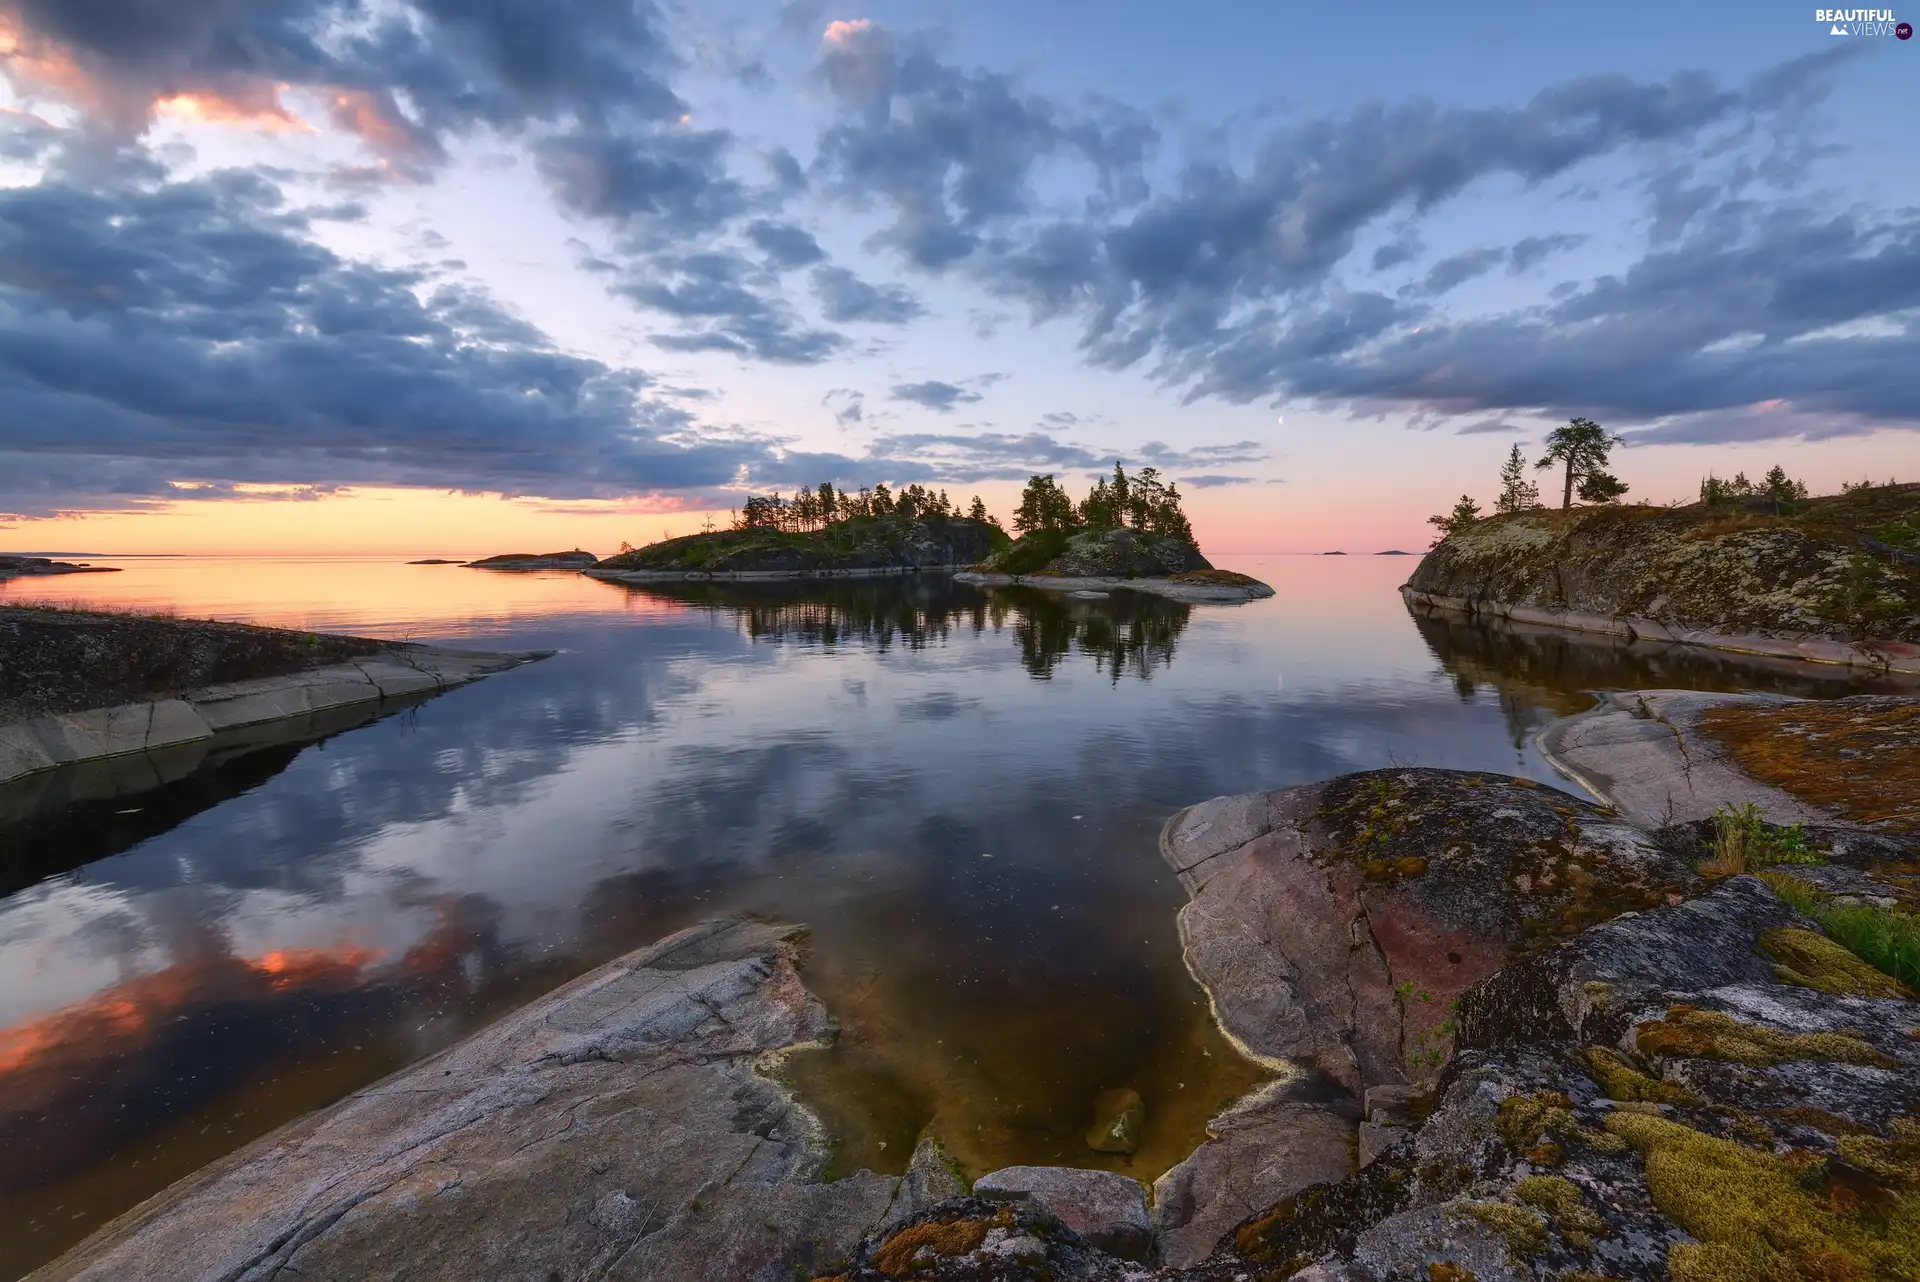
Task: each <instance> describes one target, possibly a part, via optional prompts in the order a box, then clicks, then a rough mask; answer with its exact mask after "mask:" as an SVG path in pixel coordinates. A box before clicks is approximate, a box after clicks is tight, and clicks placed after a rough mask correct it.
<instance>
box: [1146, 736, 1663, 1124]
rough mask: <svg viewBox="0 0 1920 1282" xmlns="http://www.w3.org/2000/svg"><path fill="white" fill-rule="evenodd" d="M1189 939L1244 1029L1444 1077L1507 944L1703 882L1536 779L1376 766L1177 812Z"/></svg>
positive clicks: (1300, 1048) (1328, 1066) (1360, 1069)
mask: <svg viewBox="0 0 1920 1282" xmlns="http://www.w3.org/2000/svg"><path fill="white" fill-rule="evenodd" d="M1161 852H1162V854H1163V855H1164V856H1165V858H1166V859H1167V861H1168V862H1169V863H1170V864H1172V866H1173V867H1174V869H1175V870H1176V872H1178V874H1179V876H1180V879H1181V882H1182V883H1183V884H1184V885H1185V887H1186V889H1187V892H1188V895H1189V896H1190V902H1189V903H1188V904H1187V906H1186V907H1185V908H1183V909H1181V911H1180V918H1179V925H1180V937H1181V942H1182V945H1183V948H1184V951H1185V955H1186V960H1187V964H1188V966H1189V968H1190V969H1191V970H1192V972H1193V974H1194V976H1195V977H1196V978H1197V979H1199V981H1200V982H1201V983H1202V984H1203V985H1205V987H1206V989H1207V991H1208V993H1209V995H1210V996H1211V998H1212V1002H1213V1007H1214V1011H1215V1013H1216V1015H1217V1017H1218V1018H1219V1021H1220V1024H1221V1027H1222V1028H1223V1029H1224V1030H1225V1031H1226V1033H1227V1035H1228V1036H1229V1037H1230V1038H1231V1039H1233V1040H1234V1041H1235V1042H1236V1043H1237V1044H1238V1045H1240V1046H1241V1047H1242V1048H1243V1049H1244V1050H1245V1051H1246V1052H1247V1053H1248V1054H1250V1055H1252V1056H1253V1057H1255V1058H1256V1059H1258V1060H1262V1061H1264V1062H1268V1063H1271V1064H1274V1065H1275V1066H1276V1067H1285V1066H1287V1065H1289V1064H1293V1063H1298V1064H1303V1065H1306V1066H1308V1067H1310V1068H1312V1069H1313V1070H1315V1071H1317V1072H1319V1073H1322V1074H1324V1075H1325V1076H1326V1077H1328V1078H1330V1079H1332V1080H1333V1081H1334V1082H1336V1083H1338V1084H1339V1085H1341V1086H1342V1087H1344V1088H1346V1089H1347V1090H1348V1091H1352V1092H1359V1091H1362V1090H1364V1089H1366V1088H1367V1087H1372V1086H1381V1085H1394V1086H1407V1085H1413V1084H1418V1083H1421V1082H1424V1081H1428V1080H1430V1079H1431V1078H1432V1076H1433V1074H1434V1072H1435V1071H1436V1070H1437V1068H1438V1066H1439V1064H1440V1063H1441V1062H1442V1061H1443V1060H1444V1058H1445V1055H1446V1050H1447V1043H1448V1040H1449V1034H1450V1032H1451V1029H1452V1023H1453V1014H1452V1009H1451V1008H1452V1006H1453V1003H1454V1001H1455V999H1456V998H1458V996H1459V995H1460V994H1461V993H1463V992H1464V991H1465V990H1466V989H1467V988H1468V987H1469V986H1470V985H1472V984H1474V983H1477V982H1478V981H1480V980H1482V979H1485V978H1486V977H1487V976H1489V975H1491V974H1493V973H1494V972H1495V971H1497V970H1498V969H1499V968H1500V967H1501V966H1502V965H1504V964H1505V963H1506V962H1507V960H1508V959H1509V958H1510V957H1513V956H1514V955H1516V954H1518V953H1520V952H1524V951H1526V950H1528V949H1533V948H1538V947H1541V946H1544V945H1546V944H1549V943H1552V942H1553V941H1555V940H1557V939H1560V938H1562V937H1565V936H1567V935H1571V934H1573V933H1575V932H1576V931H1578V930H1580V929H1581V928H1583V927H1585V926H1589V925H1592V924H1594V923H1597V922H1602V921H1606V920H1608V919H1609V918H1611V917H1613V916H1616V915H1617V914H1619V913H1622V912H1628V911H1633V910H1637V909H1642V908H1647V907H1650V906H1652V905H1655V904H1659V903H1663V902H1666V901H1667V900H1668V899H1669V898H1677V897H1679V895H1680V894H1681V893H1682V892H1683V891H1686V890H1688V889H1689V888H1691V887H1693V886H1694V885H1696V884H1697V878H1695V876H1694V875H1693V873H1692V872H1691V870H1690V869H1689V868H1688V867H1687V866H1686V864H1685V863H1683V862H1682V861H1681V860H1679V859H1677V858H1676V857H1674V856H1673V855H1672V854H1669V853H1668V852H1667V851H1665V850H1663V849H1661V848H1660V847H1659V846H1658V845H1656V844H1655V843H1654V842H1653V841H1651V840H1650V839H1649V838H1648V837H1647V836H1646V834H1644V833H1642V832H1639V831H1637V830H1636V829H1634V828H1632V827H1630V826H1628V825H1627V824H1625V823H1623V822H1621V820H1620V819H1619V818H1618V817H1617V816H1616V815H1614V814H1613V813H1612V812H1610V811H1607V810H1604V809H1602V808H1600V807H1596V806H1594V805H1592V804H1591V803H1589V802H1585V801H1582V800H1580V799H1578V798H1576V797H1572V796H1569V795H1568V794H1566V793H1563V792H1559V791H1557V790H1555V789H1551V788H1545V787H1542V786H1540V785H1538V784H1534V783H1532V782H1530V781H1528V780H1523V779H1513V778H1507V777H1504V776H1499V775H1479V774H1470V773H1464V772H1459V771H1445V770H1414V769H1401V770H1375V771H1368V772H1365V773H1361V774H1355V775H1346V776H1342V777H1341V778H1339V779H1335V780H1332V781H1331V782H1328V783H1325V784H1310V785H1304V786H1301V787H1296V788H1287V789H1283V790H1281V791H1278V792H1271V793H1252V794H1247V795H1244V796H1238V797H1221V798H1216V799H1215V800H1213V801H1208V802H1203V803H1201V804H1200V805H1197V806H1192V807H1189V808H1188V809H1186V810H1182V811H1180V812H1178V813H1177V814H1175V815H1174V816H1173V817H1172V818H1171V819H1169V820H1168V822H1167V825H1166V827H1165V829H1164V830H1163V832H1162V834H1161Z"/></svg>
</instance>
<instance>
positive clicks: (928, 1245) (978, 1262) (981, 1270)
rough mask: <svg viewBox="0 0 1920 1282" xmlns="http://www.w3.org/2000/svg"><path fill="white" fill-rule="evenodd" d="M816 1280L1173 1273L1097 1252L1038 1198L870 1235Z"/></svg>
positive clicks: (1076, 1278)
mask: <svg viewBox="0 0 1920 1282" xmlns="http://www.w3.org/2000/svg"><path fill="white" fill-rule="evenodd" d="M802 1276H808V1275H804V1274H803V1275H802ZM812 1276H815V1277H817V1278H819V1280H820V1282H894V1280H895V1279H899V1278H906V1277H911V1278H914V1279H916V1282H1148V1279H1152V1278H1155V1277H1162V1276H1166V1275H1165V1274H1163V1273H1160V1272H1158V1271H1150V1270H1148V1269H1146V1268H1144V1267H1142V1266H1141V1265H1138V1264H1135V1263H1132V1262H1130V1261H1127V1260H1121V1259H1118V1258H1116V1257H1114V1256H1112V1255H1110V1254H1108V1253H1107V1252H1105V1251H1102V1250H1100V1249H1099V1248H1097V1247H1095V1246H1093V1245H1092V1244H1091V1243H1090V1242H1088V1241H1087V1240H1086V1239H1085V1238H1084V1237H1082V1236H1081V1235H1080V1234H1078V1233H1076V1232H1074V1231H1073V1230H1072V1229H1071V1228H1069V1227H1068V1226H1067V1225H1066V1224H1064V1223H1062V1222H1061V1220H1060V1218H1059V1217H1058V1216H1056V1215H1054V1214H1053V1213H1052V1212H1051V1211H1049V1210H1047V1208H1046V1207H1045V1206H1044V1205H1042V1204H1041V1203H1040V1202H1039V1201H1038V1200H1036V1199H1032V1198H1021V1199H1018V1200H1010V1201H1008V1200H989V1199H986V1198H978V1197H959V1198H952V1199H949V1200H948V1201H945V1202H942V1203H940V1204H939V1205H937V1206H934V1207H931V1208H929V1209H928V1210H926V1211H923V1212H921V1213H920V1214H918V1215H915V1216H914V1217H912V1218H911V1219H909V1220H908V1221H907V1222H906V1223H904V1224H901V1225H897V1226H892V1227H889V1228H887V1229H884V1230H882V1231H880V1232H878V1233H874V1234H871V1235H869V1236H868V1237H867V1238H866V1239H864V1240H863V1241H862V1242H861V1243H860V1245H859V1247H858V1248H857V1249H856V1250H855V1251H854V1254H853V1259H852V1260H851V1261H850V1262H849V1263H848V1264H847V1265H846V1266H845V1267H843V1268H836V1269H835V1270H834V1271H832V1272H831V1273H821V1274H816V1275H812Z"/></svg>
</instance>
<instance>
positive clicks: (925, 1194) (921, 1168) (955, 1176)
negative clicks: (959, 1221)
mask: <svg viewBox="0 0 1920 1282" xmlns="http://www.w3.org/2000/svg"><path fill="white" fill-rule="evenodd" d="M966 1192H967V1180H966V1176H965V1175H963V1174H962V1173H961V1171H960V1164H959V1163H957V1162H955V1161H954V1160H953V1157H952V1155H951V1154H949V1153H948V1152H947V1150H946V1148H945V1146H944V1145H942V1144H941V1143H940V1141H939V1140H937V1139H935V1138H934V1137H933V1136H931V1135H924V1136H922V1137H921V1139H920V1142H919V1143H918V1144H916V1145H914V1147H913V1157H912V1159H911V1160H909V1161H908V1163H907V1173H906V1174H905V1175H903V1176H902V1177H901V1178H900V1189H899V1192H898V1193H897V1194H896V1195H895V1196H894V1199H893V1206H892V1208H891V1209H890V1210H889V1211H888V1212H887V1218H886V1220H885V1223H886V1225H888V1226H892V1225H897V1224H902V1223H905V1222H906V1221H907V1220H909V1219H911V1218H912V1217H914V1216H916V1215H918V1214H920V1212H922V1211H924V1210H926V1209H927V1208H928V1207H930V1206H932V1205H934V1204H935V1203H936V1202H944V1201H946V1200H947V1199H948V1198H954V1197H962V1196H964V1195H965V1194H966Z"/></svg>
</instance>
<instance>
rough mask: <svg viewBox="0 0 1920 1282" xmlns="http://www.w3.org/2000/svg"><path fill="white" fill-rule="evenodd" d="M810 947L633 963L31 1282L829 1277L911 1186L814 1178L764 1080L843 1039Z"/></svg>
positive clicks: (136, 1220)
mask: <svg viewBox="0 0 1920 1282" xmlns="http://www.w3.org/2000/svg"><path fill="white" fill-rule="evenodd" d="M801 938H802V936H801V933H800V932H799V931H797V930H796V929H795V928H792V927H783V926H776V925H771V924H767V923H761V922H750V921H742V920H737V919H725V920H720V921H715V922H709V923H706V924H704V925H701V926H696V927H693V928H691V929H689V930H685V931H682V932H680V933H678V934H676V935H673V936H670V937H668V938H667V939H665V940H662V941H661V942H660V943H658V944H655V945H653V946H651V947H649V948H645V949H641V950H639V951H637V952H635V953H632V954H629V955H628V956H626V957H623V958H621V959H619V960H618V961H615V962H611V963H609V964H607V965H605V966H602V967H600V968H598V969H596V970H594V971H591V972H589V973H587V974H586V975H583V976H581V977H580V978H579V979H576V980H574V981H573V982H572V983H570V984H567V985H566V986H564V987H562V988H560V989H559V990H557V991H555V992H554V993H552V994H549V995H548V996H547V997H544V998H542V999H540V1000H538V1001H535V1002H534V1003H532V1004H531V1005H528V1006H526V1007H523V1008H521V1009H520V1010H518V1011H515V1012H514V1013H513V1014H510V1015H508V1016H507V1017H506V1018H504V1019H502V1020H500V1021H499V1022H498V1023H495V1024H493V1025H491V1026H489V1027H487V1028H485V1029H483V1030H481V1031H480V1032H478V1033H476V1034H474V1035H473V1036H471V1037H469V1038H467V1039H465V1040H464V1041H462V1042H460V1043H458V1044H456V1045H455V1046H453V1047H451V1048H449V1049H448V1050H446V1051H443V1052H441V1053H440V1054H439V1055H436V1056H433V1057H431V1058H429V1059H426V1060H423V1061H421V1062H420V1063H418V1064H415V1065H413V1066H411V1067H409V1068H406V1069H403V1070H401V1071H400V1072H399V1073H397V1074H395V1075H394V1076H392V1077H389V1078H387V1079H386V1080H384V1081H382V1082H379V1083H377V1084H375V1085H373V1086H371V1087H368V1088H366V1089H364V1090H361V1091H357V1092H355V1093H354V1094H353V1095H350V1096H348V1097H347V1098H346V1099H344V1100H342V1101H340V1102H339V1103H337V1104H335V1105H332V1106H331V1107H329V1108H325V1109H322V1110H320V1111H319V1112H317V1113H314V1114H311V1115H309V1116H308V1117H306V1118H303V1119H301V1120H299V1121H297V1122H294V1123H293V1124H291V1125H289V1126H286V1127H283V1128H281V1129H280V1130H278V1131H275V1132H274V1133H272V1134H270V1135H268V1136H266V1137H264V1138H263V1139H261V1140H259V1141H256V1142H255V1143H253V1144H251V1145H249V1146H248V1147H246V1148H244V1149H242V1150H241V1151H239V1152H238V1153H235V1154H233V1155H232V1156H230V1157H228V1158H226V1159H223V1160H222V1161H220V1162H216V1163H215V1164H213V1165H212V1166H210V1167H208V1168H206V1169H205V1170H203V1171H201V1172H199V1173H198V1174H196V1175H193V1176H191V1177H189V1178H188V1179H185V1180H183V1181H181V1182H179V1183H177V1184H175V1185H173V1186H172V1187H171V1188H169V1189H167V1190H166V1191H164V1192H163V1193H161V1194H160V1195H158V1196H157V1197H155V1198H152V1199H150V1200H148V1201H147V1202H145V1203H143V1204H142V1205H141V1206H140V1207H139V1208H137V1209H136V1210H135V1211H133V1212H132V1213H130V1214H128V1215H126V1216H123V1217H121V1218H120V1219H119V1220H117V1221H115V1222H114V1223H112V1224H110V1225H108V1226H106V1227H105V1228H104V1229H102V1230H100V1231H99V1232H97V1233H95V1234H94V1235H93V1236H92V1237H90V1238H89V1239H87V1240H86V1241H85V1242H83V1243H82V1244H81V1245H79V1246H78V1247H76V1248H75V1249H74V1250H72V1251H70V1252H69V1253H67V1254H66V1255H65V1256H63V1257H62V1258H61V1259H60V1260H58V1261H56V1262H55V1263H54V1264H51V1265H49V1266H47V1268H45V1269H44V1270H42V1271H41V1272H40V1273H39V1274H38V1275H36V1276H37V1277H38V1278H39V1279H41V1280H42V1282H67V1280H69V1279H72V1280H78V1279H92V1280H98V1282H108V1280H109V1279H110V1280H111V1282H162V1280H165V1282H176V1280H178V1279H192V1278H214V1277H227V1278H234V1279H243V1278H244V1279H264V1278H266V1277H269V1276H286V1277H296V1276H297V1277H304V1278H320V1279H326V1278H332V1279H349V1278H351V1279H356V1280H360V1279H366V1280H368V1282H372V1280H375V1279H396V1280H397V1279H402V1278H405V1279H414V1280H418V1282H431V1280H432V1279H448V1280H449V1282H451V1280H453V1279H462V1280H464V1279H471V1278H481V1277H485V1278H516V1279H517V1278H530V1279H550V1278H556V1277H557V1278H561V1279H565V1280H567V1282H572V1280H573V1279H586V1278H593V1279H600V1278H606V1279H612V1280H620V1279H639V1278H648V1279H659V1280H660V1282H669V1280H672V1282H680V1280H682V1279H714V1280H715V1282H720V1280H722V1279H726V1280H729V1282H732V1280H738V1279H766V1280H767V1282H774V1280H775V1279H778V1280H780V1282H785V1280H786V1279H790V1278H792V1277H793V1276H795V1274H796V1272H797V1273H799V1274H801V1275H802V1276H808V1275H811V1274H812V1273H814V1272H816V1271H825V1270H827V1269H828V1268H830V1267H837V1266H838V1265H839V1264H840V1263H842V1262H844V1261H845V1259H846V1257H847V1255H848V1253H849V1252H850V1251H851V1249H852V1248H853V1247H854V1245H855V1244H856V1243H857V1242H858V1241H859V1240H860V1239H861V1238H862V1236H863V1235H865V1234H868V1233H870V1232H872V1231H873V1230H874V1229H875V1228H876V1227H877V1226H879V1225H880V1224H882V1223H883V1222H884V1221H885V1220H886V1218H887V1216H888V1213H889V1212H890V1210H891V1209H892V1208H893V1204H894V1202H895V1200H896V1198H897V1196H898V1195H899V1193H900V1191H901V1188H900V1186H901V1184H902V1181H901V1180H899V1179H897V1178H894V1177H889V1176H880V1175H875V1174H873V1173H872V1172H870V1171H861V1172H857V1173H855V1174H853V1175H851V1176H848V1177H846V1178H845V1179H841V1180H836V1181H832V1182H823V1181H822V1180H821V1179H820V1174H821V1172H822V1170H823V1169H824V1166H825V1163H826V1159H827V1155H828V1148H827V1145H826V1142H825V1140H824V1137H823V1136H822V1134H821V1132H820V1127H819V1124H818V1122H817V1121H816V1120H815V1119H814V1118H813V1116H812V1115H811V1114H810V1113H808V1112H807V1111H806V1110H805V1109H804V1108H802V1107H800V1106H799V1105H798V1104H797V1103H796V1102H795V1101H794V1100H793V1099H792V1098H791V1097H790V1096H789V1095H788V1094H787V1093H786V1091H785V1090H784V1089H783V1088H781V1087H780V1085H779V1084H778V1083H777V1082H776V1081H774V1080H773V1079H772V1078H770V1077H768V1076H766V1075H765V1074H764V1073H763V1072H762V1071H761V1066H762V1065H764V1064H767V1063H769V1062H770V1061H769V1059H768V1057H769V1056H771V1055H775V1054H777V1053H779V1052H782V1051H785V1050H786V1049H787V1048H790V1047H793V1046H797V1045H802V1044H810V1043H817V1042H818V1041H819V1040H820V1039H822V1038H823V1037H825V1036H827V1035H828V1034H829V1033H830V1031H831V1025H830V1023H829V1021H828V1019H827V1015H826V1012H825V1010H824V1009H823V1008H822V1007H821V1005H820V1003H819V1001H818V1000H817V999H815V998H814V997H812V996H811V995H810V994H808V993H807V991H806V989H805V988H804V986H803V985H802V984H801V982H800V977H799V974H798V972H797V971H796V969H795V963H796V959H797V957H798V949H799V946H800V942H801ZM939 1191H945V1190H944V1189H942V1190H939Z"/></svg>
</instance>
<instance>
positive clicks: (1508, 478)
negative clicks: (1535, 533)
mask: <svg viewBox="0 0 1920 1282" xmlns="http://www.w3.org/2000/svg"><path fill="white" fill-rule="evenodd" d="M1539 506H1540V487H1539V486H1537V485H1535V484H1534V483H1533V482H1532V481H1529V480H1528V479H1527V460H1526V457H1525V456H1524V455H1522V454H1521V453H1520V447H1519V446H1518V445H1515V446H1514V447H1513V449H1512V451H1511V452H1509V453H1508V455H1507V461H1506V463H1505V464H1504V465H1503V466H1502V467H1501V468H1500V497H1499V498H1497V499H1495V500H1494V501H1493V510H1494V511H1496V512H1525V511H1529V510H1530V509H1532V508H1536V507H1539Z"/></svg>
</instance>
